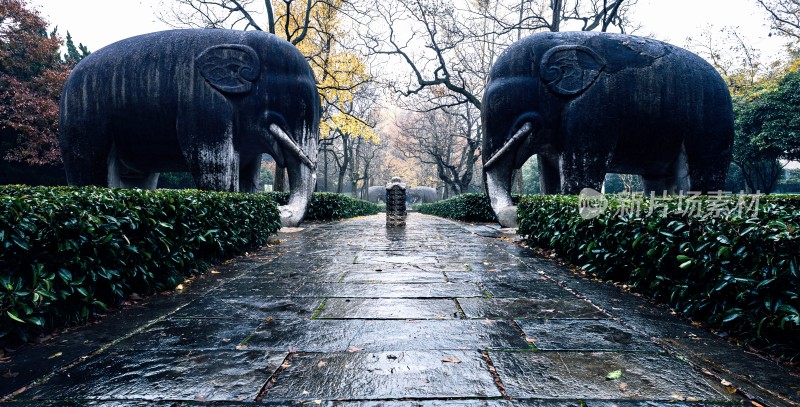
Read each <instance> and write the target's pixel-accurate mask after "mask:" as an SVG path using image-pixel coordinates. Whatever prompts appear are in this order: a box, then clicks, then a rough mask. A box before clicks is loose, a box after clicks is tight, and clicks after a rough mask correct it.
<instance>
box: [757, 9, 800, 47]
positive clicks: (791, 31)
mask: <svg viewBox="0 0 800 407" xmlns="http://www.w3.org/2000/svg"><path fill="white" fill-rule="evenodd" d="M756 1H757V2H758V4H759V5H761V7H763V8H764V10H766V11H767V13H769V16H770V19H771V20H772V28H773V29H775V30H776V31H778V33H779V34H781V35H784V36H786V37H790V38H793V39H794V40H796V41H798V40H800V0H756Z"/></svg>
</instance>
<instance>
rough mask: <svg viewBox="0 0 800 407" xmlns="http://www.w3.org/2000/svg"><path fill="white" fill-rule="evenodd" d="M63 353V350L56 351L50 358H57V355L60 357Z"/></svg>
mask: <svg viewBox="0 0 800 407" xmlns="http://www.w3.org/2000/svg"><path fill="white" fill-rule="evenodd" d="M63 354H64V353H63V352H56V353H54V354H52V355H50V357H48V359H55V358H57V357H59V356H61V355H63Z"/></svg>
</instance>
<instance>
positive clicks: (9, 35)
mask: <svg viewBox="0 0 800 407" xmlns="http://www.w3.org/2000/svg"><path fill="white" fill-rule="evenodd" d="M46 30H47V22H46V21H45V20H44V19H42V17H41V16H40V15H39V13H38V12H37V11H35V10H29V9H28V5H27V3H26V2H25V1H22V0H4V1H2V2H0V89H1V90H0V128H5V129H11V130H12V131H13V133H15V134H16V135H17V140H16V141H17V143H16V145H15V146H14V147H13V148H12V149H11V150H10V151H8V152H7V154H6V156H5V157H2V158H3V159H6V160H11V161H20V162H26V163H28V164H33V165H43V164H57V163H60V162H61V153H60V150H59V147H58V137H57V134H58V101H59V97H60V96H61V90H62V89H63V88H64V82H65V81H66V79H67V76H69V72H70V70H71V67H69V66H68V65H66V64H64V63H62V62H61V61H60V58H59V48H60V47H61V43H62V41H61V38H59V37H58V36H57V35H55V33H53V34H52V35H50V36H48V35H47V34H45V33H46V32H47V31H46Z"/></svg>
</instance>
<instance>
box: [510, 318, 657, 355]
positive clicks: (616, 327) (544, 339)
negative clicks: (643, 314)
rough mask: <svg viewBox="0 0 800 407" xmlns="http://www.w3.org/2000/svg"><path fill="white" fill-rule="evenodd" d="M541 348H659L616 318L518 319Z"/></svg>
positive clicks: (652, 349)
mask: <svg viewBox="0 0 800 407" xmlns="http://www.w3.org/2000/svg"><path fill="white" fill-rule="evenodd" d="M517 324H518V325H519V327H520V328H522V331H523V332H525V335H526V336H527V337H528V339H529V340H530V342H531V343H533V344H534V346H536V348H537V349H539V350H562V351H563V350H580V351H586V350H591V351H603V350H604V351H627V352H660V351H661V349H660V348H659V347H658V346H656V344H655V343H653V342H652V341H650V338H648V337H647V336H645V335H643V334H641V333H638V332H636V331H634V330H632V329H630V328H627V327H625V326H624V325H622V324H621V323H619V322H616V321H613V320H609V319H607V320H568V319H553V320H549V321H517Z"/></svg>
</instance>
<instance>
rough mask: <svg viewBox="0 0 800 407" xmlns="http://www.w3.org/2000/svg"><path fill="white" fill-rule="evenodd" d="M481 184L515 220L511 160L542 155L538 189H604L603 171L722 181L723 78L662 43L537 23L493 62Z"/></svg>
mask: <svg viewBox="0 0 800 407" xmlns="http://www.w3.org/2000/svg"><path fill="white" fill-rule="evenodd" d="M481 110H482V111H481V114H482V120H483V128H484V132H485V133H484V134H485V136H484V143H483V162H484V173H485V179H486V188H487V192H488V194H489V197H490V199H491V204H492V208H493V210H494V212H495V213H496V214H497V216H498V219H499V221H500V223H501V224H502V225H503V226H515V225H516V221H517V217H516V216H517V215H516V207H515V206H513V204H512V202H511V194H510V191H511V182H512V178H513V171H514V169H518V168H520V167H521V166H522V165H523V164H524V163H525V161H527V159H528V158H529V157H530V156H531V155H533V154H538V163H539V170H540V174H541V188H542V192H543V193H545V194H554V193H559V192H560V193H564V194H578V193H579V192H580V191H581V190H582V189H583V188H593V189H595V190H598V191H599V190H600V187H601V184H602V183H603V179H604V178H605V174H606V173H607V172H614V173H622V174H638V175H641V177H642V180H643V185H644V189H645V191H646V192H648V193H649V192H650V191H653V192H655V193H657V194H661V193H662V192H663V191H667V192H668V193H675V192H677V191H681V190H682V191H698V192H704V193H707V192H709V191H715V190H719V189H722V188H723V187H724V185H725V178H726V175H727V171H728V165H729V163H730V159H731V152H732V146H733V112H732V108H731V97H730V93H729V92H728V87H727V85H726V84H725V81H724V80H722V78H721V77H720V75H719V74H718V73H717V71H716V69H714V67H713V66H711V65H710V64H709V63H708V62H706V61H705V60H703V59H702V58H700V57H699V56H697V55H695V54H692V53H691V52H689V51H686V50H684V49H681V48H678V47H675V46H673V45H670V44H666V43H663V42H659V41H655V40H651V39H646V38H640V37H635V36H631V35H622V34H610V33H597V32H558V33H551V32H548V33H539V34H534V35H531V36H529V37H527V38H524V39H522V40H520V41H518V42H516V43H515V44H513V45H511V46H510V47H509V48H508V49H506V51H505V52H504V53H503V54H502V55H501V56H500V57H499V58H498V59H497V61H496V62H495V63H494V66H493V67H492V70H491V73H490V75H489V78H488V83H487V85H486V91H485V92H484V96H483V107H482V109H481Z"/></svg>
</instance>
